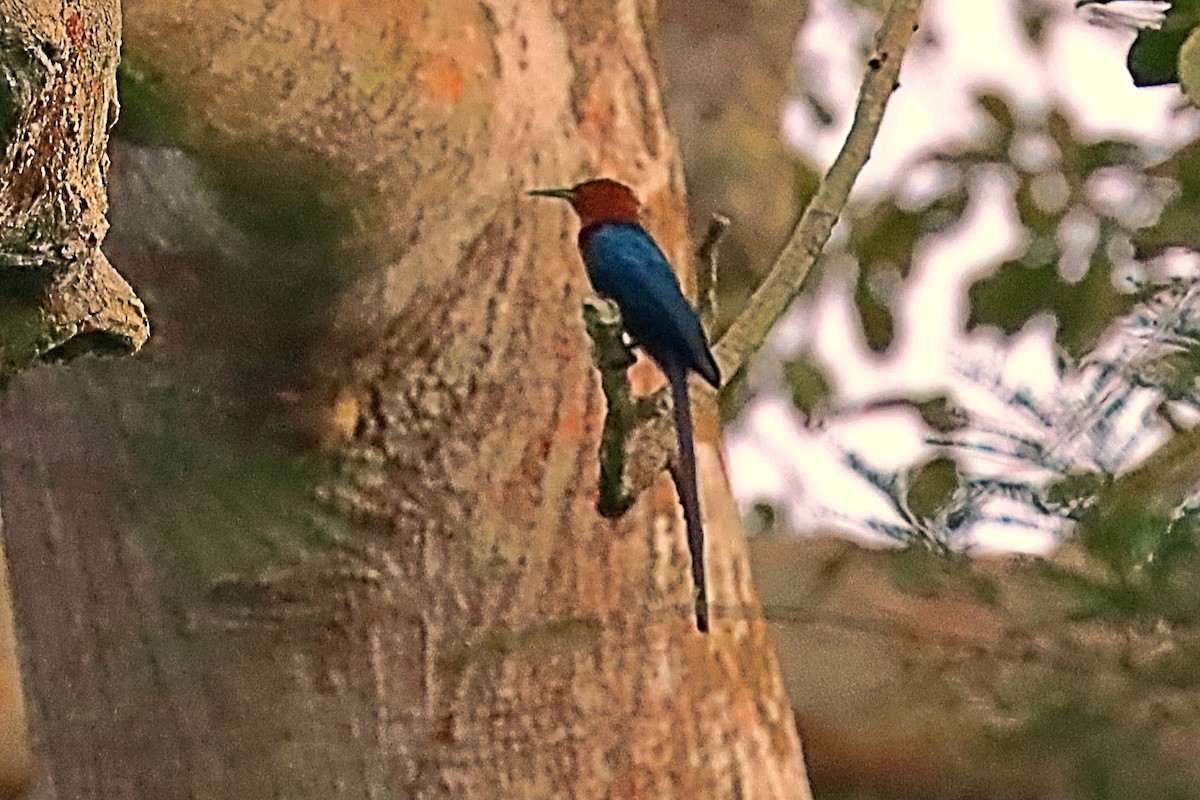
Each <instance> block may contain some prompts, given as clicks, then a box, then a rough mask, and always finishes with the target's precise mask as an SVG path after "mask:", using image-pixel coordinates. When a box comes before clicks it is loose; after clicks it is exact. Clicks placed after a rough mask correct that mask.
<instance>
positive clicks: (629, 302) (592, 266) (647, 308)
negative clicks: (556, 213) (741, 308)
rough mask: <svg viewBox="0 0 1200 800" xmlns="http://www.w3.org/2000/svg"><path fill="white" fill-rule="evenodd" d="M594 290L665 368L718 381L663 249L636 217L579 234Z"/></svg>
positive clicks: (697, 322) (697, 321) (697, 320)
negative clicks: (612, 303)
mask: <svg viewBox="0 0 1200 800" xmlns="http://www.w3.org/2000/svg"><path fill="white" fill-rule="evenodd" d="M579 248H580V250H581V251H582V253H583V261H584V264H586V265H587V271H588V277H589V278H590V279H591V282H592V286H593V287H595V289H596V291H597V292H599V293H600V294H602V295H604V296H605V297H610V298H612V299H613V300H614V301H615V302H616V304H617V306H618V307H619V308H620V309H621V317H622V319H623V320H624V322H625V329H626V330H627V331H629V335H630V336H632V337H633V339H634V340H635V341H636V342H637V344H638V345H640V346H641V347H642V348H643V349H644V350H645V351H646V352H647V353H648V354H649V355H650V357H651V358H653V359H654V360H655V361H657V362H658V363H659V364H660V365H661V366H663V367H664V368H666V367H682V368H684V369H685V370H694V371H695V372H697V373H699V374H700V376H701V377H702V378H704V379H705V380H706V381H708V382H709V383H711V384H712V385H713V386H717V385H719V384H720V382H721V376H720V372H719V370H718V369H717V364H716V361H715V360H714V359H713V356H712V353H711V352H710V351H709V349H708V343H707V341H706V340H705V337H704V329H703V328H702V327H701V326H700V318H699V317H697V316H696V312H695V311H694V310H693V309H692V307H691V305H690V304H689V303H688V301H687V299H686V298H685V297H684V296H683V292H682V290H680V288H679V281H678V280H677V279H676V277H675V273H674V272H673V271H672V270H671V265H670V264H669V263H668V262H667V258H666V256H664V255H663V252H662V250H660V249H659V247H658V245H657V244H656V243H655V242H654V239H652V238H651V237H650V234H648V233H646V231H645V229H643V228H642V226H641V225H638V224H637V223H636V222H600V223H597V224H595V225H590V226H588V227H587V228H584V229H583V230H582V231H580V233H579Z"/></svg>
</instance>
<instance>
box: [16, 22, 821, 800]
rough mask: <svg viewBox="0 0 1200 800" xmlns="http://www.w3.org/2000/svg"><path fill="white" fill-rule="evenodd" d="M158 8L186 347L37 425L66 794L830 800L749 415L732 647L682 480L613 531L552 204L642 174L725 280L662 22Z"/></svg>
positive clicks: (161, 156)
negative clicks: (779, 586)
mask: <svg viewBox="0 0 1200 800" xmlns="http://www.w3.org/2000/svg"><path fill="white" fill-rule="evenodd" d="M124 11H125V58H126V62H125V63H126V66H125V83H124V84H123V85H124V86H125V87H126V88H127V92H126V95H125V96H124V103H125V112H124V113H125V114H126V117H127V120H126V121H125V122H123V123H122V124H123V125H125V126H126V127H125V129H124V131H123V135H124V137H125V141H126V143H125V144H123V145H121V146H119V147H118V148H117V149H116V150H115V151H114V168H113V174H112V187H111V191H112V197H113V199H112V202H113V235H112V237H111V239H110V241H111V243H112V246H111V248H110V252H111V254H112V255H113V258H114V261H118V262H119V263H121V264H122V266H123V267H126V265H128V269H129V274H130V275H131V276H132V277H133V278H134V280H135V282H136V283H138V284H139V285H140V286H145V287H146V288H145V294H146V296H147V297H148V298H150V300H151V309H150V310H151V313H152V315H153V317H154V319H155V324H156V338H155V340H154V342H153V346H152V347H151V348H150V349H149V351H148V353H147V354H146V356H145V357H144V358H141V359H138V360H137V361H133V362H128V363H119V364H100V365H87V366H86V367H85V368H72V369H71V370H66V371H61V370H60V371H49V370H47V371H41V372H37V373H33V374H30V375H28V376H25V377H23V378H21V379H20V380H19V381H17V383H16V385H15V386H14V387H13V389H12V390H11V391H10V392H9V393H8V394H7V395H6V396H5V397H4V398H3V406H2V407H0V410H2V418H0V428H2V429H0V459H2V461H0V496H2V497H3V498H4V519H5V526H6V527H5V531H4V534H5V544H6V547H7V548H8V558H9V563H10V569H11V576H10V577H11V584H12V591H13V596H14V604H15V611H16V621H17V633H18V641H19V642H20V645H21V656H22V659H21V661H22V668H23V671H24V680H25V683H26V695H27V697H28V699H29V704H30V707H29V716H30V725H31V728H32V730H33V732H34V746H35V754H36V757H37V759H38V762H39V766H40V769H41V771H42V772H41V777H40V778H39V779H38V781H37V783H36V786H35V790H34V792H33V796H34V797H37V798H101V797H121V798H126V797H145V798H164V797H201V798H208V797H211V798H227V797H289V798H298V797H314V798H318V797H319V798H340V797H356V798H357V797H363V796H369V797H404V798H407V797H455V798H488V797H497V798H499V797H503V798H518V797H545V796H571V797H580V798H586V797H630V798H634V797H639V798H640V797H651V796H653V797H679V798H708V797H734V796H737V797H747V798H797V797H805V796H807V788H806V785H805V779H804V774H803V766H802V762H801V755H800V747H799V742H798V740H797V737H796V734H795V730H794V725H793V721H792V714H791V711H790V709H789V705H788V701H787V697H786V695H785V693H784V690H783V686H782V683H781V680H780V676H779V670H778V667H777V665H776V662H775V659H774V655H773V651H772V648H771V646H770V642H769V639H768V633H767V628H766V624H765V622H764V621H763V619H762V614H761V611H760V608H759V604H758V599H757V596H756V594H755V591H754V589H753V586H752V585H751V580H750V574H749V569H748V566H747V560H746V553H745V544H744V541H743V538H742V534H741V530H740V523H739V519H738V514H737V510H736V508H735V507H734V504H733V501H732V498H731V496H730V493H729V488H728V486H727V484H726V481H725V478H724V474H723V466H722V464H721V462H720V456H719V450H718V448H717V446H716V437H717V430H716V424H715V414H714V410H713V408H712V407H711V398H708V400H707V405H706V401H705V400H703V399H702V400H701V402H700V403H699V407H698V408H697V415H698V419H697V427H698V433H699V439H700V441H699V443H698V445H699V446H698V457H699V462H700V463H699V469H700V482H701V494H702V500H703V506H704V511H705V515H706V522H707V530H708V534H709V540H710V545H709V563H710V578H709V579H710V598H711V600H712V603H713V609H714V614H713V617H714V631H713V634H712V635H711V636H707V637H706V636H701V635H699V634H697V633H696V632H695V630H694V627H693V622H692V619H691V602H690V591H691V586H690V579H689V570H688V567H687V554H686V553H687V551H686V547H685V543H684V535H683V531H682V527H681V526H682V521H681V519H680V516H679V513H678V509H677V504H676V501H675V495H674V490H673V488H672V485H671V482H670V480H669V478H668V476H667V474H666V473H665V472H664V473H663V474H662V477H661V479H660V480H659V481H658V483H657V484H656V485H655V487H654V488H653V489H652V490H651V491H649V492H647V493H646V494H645V495H644V496H643V497H642V499H641V501H640V502H639V503H638V505H637V506H636V507H635V508H634V509H633V511H632V512H631V513H629V514H628V515H627V516H625V517H624V518H622V519H621V520H618V521H611V520H605V519H602V518H600V517H598V516H597V514H596V513H595V510H594V505H593V504H594V494H595V486H596V476H597V465H596V445H597V440H598V436H599V430H600V426H601V422H602V414H603V408H602V401H601V396H600V394H599V391H598V387H597V383H596V378H595V375H594V372H593V369H592V367H591V362H590V357H589V342H588V340H587V337H586V335H585V333H584V330H583V324H582V320H581V315H580V305H581V302H582V300H583V299H584V298H585V297H586V296H587V294H588V289H587V284H586V279H585V277H584V275H583V272H582V269H581V268H580V266H579V264H578V263H577V255H576V254H575V253H574V241H573V228H572V222H571V220H570V218H569V216H568V213H567V210H566V209H565V208H564V209H554V208H549V207H547V206H545V205H541V204H534V203H531V202H528V201H527V200H526V198H525V197H524V196H523V191H524V190H525V189H527V188H530V187H534V186H543V185H561V184H563V183H571V182H573V181H576V180H579V179H582V178H584V177H587V176H593V175H609V176H611V177H614V178H617V179H619V180H622V181H624V182H626V183H629V184H631V185H633V186H635V187H636V188H637V189H638V191H639V194H640V195H641V197H642V199H643V201H644V202H645V203H646V205H647V207H648V216H647V220H646V221H647V225H648V227H649V228H650V229H651V230H652V232H653V233H654V234H655V235H656V237H657V238H658V239H659V240H660V241H661V242H663V243H664V245H665V246H666V248H667V250H668V254H669V255H670V256H672V258H673V259H674V260H675V262H676V263H686V260H687V253H688V249H689V247H688V241H687V236H686V231H685V224H684V214H683V205H682V201H681V197H682V179H681V176H680V172H679V165H678V157H677V151H676V148H675V144H674V141H673V139H672V137H671V136H670V134H669V132H668V131H667V129H666V127H665V123H664V120H663V116H662V109H661V98H660V94H659V88H658V81H657V77H656V74H655V69H654V65H653V62H652V59H651V57H650V53H651V52H652V50H653V44H652V43H653V39H654V32H653V24H654V23H653V4H652V3H648V2H647V3H636V2H626V1H621V2H613V3H607V2H606V3H562V2H549V1H548V0H520V1H519V2H503V1H502V0H494V1H492V2H484V3H478V2H471V3H467V2H456V1H452V2H444V3H443V2H432V0H430V2H427V3H424V4H423V3H419V2H401V3H392V4H386V7H385V6H384V4H376V3H350V4H347V3H336V4H335V3H323V2H317V0H309V1H308V2H296V3H266V2H261V0H259V2H252V1H251V0H243V1H241V2H239V1H238V0H235V1H234V2H231V3H229V4H226V6H225V7H224V8H222V10H221V13H220V14H215V13H213V12H212V11H211V10H210V6H208V5H206V4H201V3H189V2H184V1H183V0H175V1H174V2H165V3H164V2H149V0H129V2H126V3H125V5H124ZM164 145H170V146H171V147H164ZM176 148H179V149H176ZM180 149H181V150H182V153H181V152H180ZM635 379H636V381H637V382H638V383H639V384H640V385H641V387H642V388H645V389H649V388H652V387H653V386H655V385H657V383H658V381H659V378H658V376H657V374H656V373H655V371H654V370H653V369H652V368H651V367H649V366H648V365H640V366H639V367H637V368H635Z"/></svg>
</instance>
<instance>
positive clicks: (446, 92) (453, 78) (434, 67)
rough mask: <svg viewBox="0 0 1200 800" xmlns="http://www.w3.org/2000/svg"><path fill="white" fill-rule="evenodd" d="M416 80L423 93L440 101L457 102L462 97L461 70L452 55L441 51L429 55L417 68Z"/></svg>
mask: <svg viewBox="0 0 1200 800" xmlns="http://www.w3.org/2000/svg"><path fill="white" fill-rule="evenodd" d="M417 80H418V81H419V82H420V83H421V88H422V89H424V90H425V94H426V95H428V96H429V97H431V98H433V99H434V100H438V101H440V102H442V103H451V104H454V103H457V102H458V101H459V98H461V97H462V90H463V71H462V67H461V66H459V63H458V62H457V61H456V60H455V59H454V58H453V57H452V56H448V55H445V54H442V53H436V54H434V55H432V56H430V58H429V60H428V61H426V62H425V63H424V64H422V65H421V66H420V68H419V69H418V70H417Z"/></svg>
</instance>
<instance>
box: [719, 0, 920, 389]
mask: <svg viewBox="0 0 1200 800" xmlns="http://www.w3.org/2000/svg"><path fill="white" fill-rule="evenodd" d="M920 10H921V0H892V3H891V5H890V6H889V7H888V10H887V13H886V14H885V15H884V18H883V22H882V24H881V25H880V27H879V32H878V33H877V34H876V38H875V51H874V53H872V54H871V57H870V58H869V59H868V60H867V68H866V72H865V74H864V76H863V82H862V88H861V89H860V90H859V95H858V106H857V107H856V109H855V111H854V122H853V123H852V124H851V126H850V132H849V133H848V134H847V135H846V142H845V144H843V145H842V150H841V152H840V153H838V156H837V158H836V159H834V162H833V165H832V166H831V167H830V168H829V171H828V172H827V173H826V174H825V178H824V180H822V181H821V185H820V187H819V188H818V189H817V193H816V194H815V195H814V196H813V199H812V202H810V203H809V204H808V207H807V208H806V209H805V210H804V214H803V216H801V217H800V221H799V222H798V223H796V228H795V230H793V231H792V235H791V237H790V238H789V239H788V242H787V244H785V245H784V247H783V250H782V251H780V253H779V256H778V257H777V258H776V259H775V264H774V265H773V266H772V267H771V272H770V273H769V274H768V275H767V277H766V279H765V280H763V282H762V284H761V285H759V287H758V289H757V290H756V291H755V292H754V295H753V296H752V297H751V298H750V302H749V304H748V305H747V306H746V309H745V311H743V312H742V313H741V314H740V315H739V316H738V318H737V320H735V321H734V323H733V324H732V325H731V326H730V327H729V330H727V331H726V332H725V335H724V336H722V337H721V340H720V341H719V342H717V345H716V347H714V348H713V355H715V356H716V359H717V363H718V364H719V365H720V367H721V372H722V374H724V375H725V376H726V380H730V379H732V378H733V377H734V376H735V375H737V373H739V372H740V371H741V370H742V369H744V368H745V366H746V363H747V362H748V361H749V359H750V357H751V356H753V355H754V353H755V352H757V351H758V349H759V348H760V347H762V344H763V342H764V341H765V340H766V338H767V334H768V333H769V332H770V330H771V328H772V327H773V326H774V325H775V323H776V322H777V321H778V320H779V318H780V317H781V316H782V315H783V313H784V312H785V311H786V310H787V308H788V306H790V305H791V304H792V301H793V300H795V299H796V296H797V295H798V294H799V293H800V289H801V287H802V286H803V283H804V279H805V277H806V276H807V275H808V273H809V271H810V270H811V269H812V266H813V264H814V263H816V260H817V257H818V256H819V255H820V254H821V250H822V248H824V247H825V243H826V242H827V241H829V236H830V234H831V233H832V231H833V226H834V225H835V224H836V223H837V220H838V217H839V216H840V215H841V213H842V210H843V209H844V208H845V207H846V201H847V199H848V198H849V197H850V189H851V187H852V186H853V185H854V181H855V179H856V178H857V177H858V174H859V173H860V172H861V171H862V168H863V167H864V166H865V165H866V163H867V159H868V158H869V157H870V155H871V146H872V145H873V144H874V142H875V138H876V136H878V134H879V125H880V123H881V122H882V120H883V112H884V109H886V108H887V103H888V99H889V98H890V97H891V95H892V92H894V91H895V90H896V88H897V87H898V86H899V82H898V78H899V75H900V63H901V61H902V60H903V56H904V51H905V49H906V48H907V47H908V43H909V41H910V40H911V39H912V35H913V33H914V32H915V31H916V30H917V19H918V17H919V14H920Z"/></svg>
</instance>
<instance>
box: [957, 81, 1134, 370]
mask: <svg viewBox="0 0 1200 800" xmlns="http://www.w3.org/2000/svg"><path fill="white" fill-rule="evenodd" d="M980 107H981V108H982V109H983V110H984V111H985V112H987V114H988V115H989V116H990V117H991V118H992V120H993V122H994V123H995V127H996V128H997V130H998V133H999V135H998V137H997V139H996V141H995V144H994V146H993V147H990V148H989V147H986V146H985V147H983V148H978V149H975V150H973V151H968V152H967V153H964V154H963V155H961V156H959V157H957V158H955V157H954V156H949V158H950V159H951V160H959V161H966V162H975V163H992V164H995V165H999V164H1003V165H1004V166H1006V167H1007V168H1009V169H1011V170H1013V172H1014V173H1015V177H1016V181H1017V185H1016V191H1015V193H1014V200H1015V202H1016V209H1017V215H1018V218H1019V220H1020V222H1021V224H1022V225H1023V226H1024V228H1025V229H1026V231H1028V240H1027V244H1026V246H1025V249H1024V252H1022V253H1021V254H1020V255H1019V256H1018V257H1017V258H1014V259H1010V260H1008V261H1005V262H1004V263H1002V264H1001V265H1000V266H999V268H998V269H997V270H996V272H995V273H994V274H992V275H991V276H989V277H986V278H983V279H981V280H979V281H978V282H976V283H975V285H974V286H972V288H971V291H970V315H969V320H968V328H970V327H974V326H975V325H980V324H991V325H996V326H998V327H999V328H1000V329H1001V330H1003V331H1004V332H1005V333H1008V334H1012V333H1015V332H1017V331H1018V330H1020V329H1021V328H1022V327H1023V326H1024V325H1025V323H1026V322H1028V321H1029V320H1030V319H1032V318H1034V317H1035V316H1037V315H1039V314H1043V313H1048V314H1052V315H1053V316H1054V318H1055V319H1056V320H1057V322H1058V341H1059V344H1061V345H1062V346H1063V348H1064V349H1065V350H1066V351H1067V352H1068V353H1069V354H1071V355H1072V356H1076V357H1078V356H1080V355H1082V354H1083V353H1084V352H1085V351H1086V350H1088V349H1089V348H1090V347H1091V346H1092V345H1093V344H1094V343H1095V342H1096V339H1097V337H1098V336H1099V335H1100V334H1101V333H1102V332H1103V331H1104V329H1105V328H1106V327H1107V326H1108V325H1109V324H1110V323H1111V322H1112V320H1113V319H1114V318H1115V317H1116V316H1118V315H1119V314H1121V313H1124V312H1125V311H1127V310H1128V309H1129V308H1131V307H1132V306H1133V303H1134V301H1135V298H1134V296H1133V294H1132V291H1131V290H1132V286H1127V287H1122V288H1118V287H1117V286H1116V285H1115V283H1114V280H1113V264H1112V262H1111V259H1110V255H1109V253H1110V249H1109V245H1110V243H1112V242H1114V241H1119V240H1121V238H1122V237H1127V236H1129V235H1130V234H1131V231H1130V230H1129V227H1128V226H1127V225H1126V224H1125V222H1124V221H1123V220H1122V219H1121V218H1120V217H1118V216H1116V215H1114V214H1113V213H1110V212H1109V211H1107V210H1106V209H1104V208H1102V207H1100V206H1099V205H1098V204H1097V203H1096V202H1095V200H1093V198H1092V192H1091V191H1089V184H1091V183H1092V182H1093V181H1094V180H1095V179H1096V178H1097V177H1098V176H1101V175H1104V174H1112V173H1113V171H1114V170H1132V169H1135V168H1137V167H1138V151H1137V150H1136V148H1134V146H1133V145H1131V144H1130V143H1127V142H1120V141H1113V140H1104V141H1099V142H1081V141H1080V140H1079V138H1078V136H1077V135H1076V134H1075V132H1074V131H1073V129H1072V127H1071V125H1070V122H1069V121H1068V120H1067V119H1066V117H1064V116H1063V115H1062V114H1060V113H1058V112H1051V113H1050V114H1049V115H1048V116H1047V118H1046V120H1045V121H1044V123H1042V124H1036V123H1035V124H1029V123H1018V122H1014V118H1013V115H1012V114H1011V112H1010V111H1009V110H1008V109H1007V108H1006V107H1005V106H1004V104H1003V103H1002V101H1001V100H1000V99H999V98H996V97H994V96H984V97H982V98H980ZM1020 140H1024V141H1029V140H1041V141H1043V142H1044V143H1045V144H1047V145H1052V146H1053V149H1054V151H1056V153H1057V158H1056V163H1053V164H1051V165H1046V164H1041V163H1036V162H1035V163H1033V164H1026V163H1021V161H1018V160H1016V159H1014V158H1013V157H1012V153H1013V148H1014V147H1015V146H1018V145H1019V144H1020ZM1088 220H1091V221H1094V224H1095V225H1096V226H1097V227H1098V228H1099V230H1098V235H1097V236H1096V237H1095V241H1094V244H1093V245H1092V246H1091V248H1090V252H1088V253H1087V254H1080V253H1075V254H1074V256H1075V258H1076V259H1077V258H1078V257H1079V256H1080V255H1084V258H1085V264H1086V265H1085V266H1084V268H1083V269H1082V271H1081V272H1082V274H1080V275H1075V274H1066V273H1065V272H1064V268H1070V269H1072V271H1074V272H1079V271H1080V270H1079V269H1078V266H1077V265H1075V264H1068V263H1066V262H1065V260H1064V259H1065V257H1066V255H1067V253H1066V252H1065V246H1064V242H1066V241H1068V240H1069V239H1070V237H1071V235H1072V226H1080V225H1082V224H1085V221H1088Z"/></svg>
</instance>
